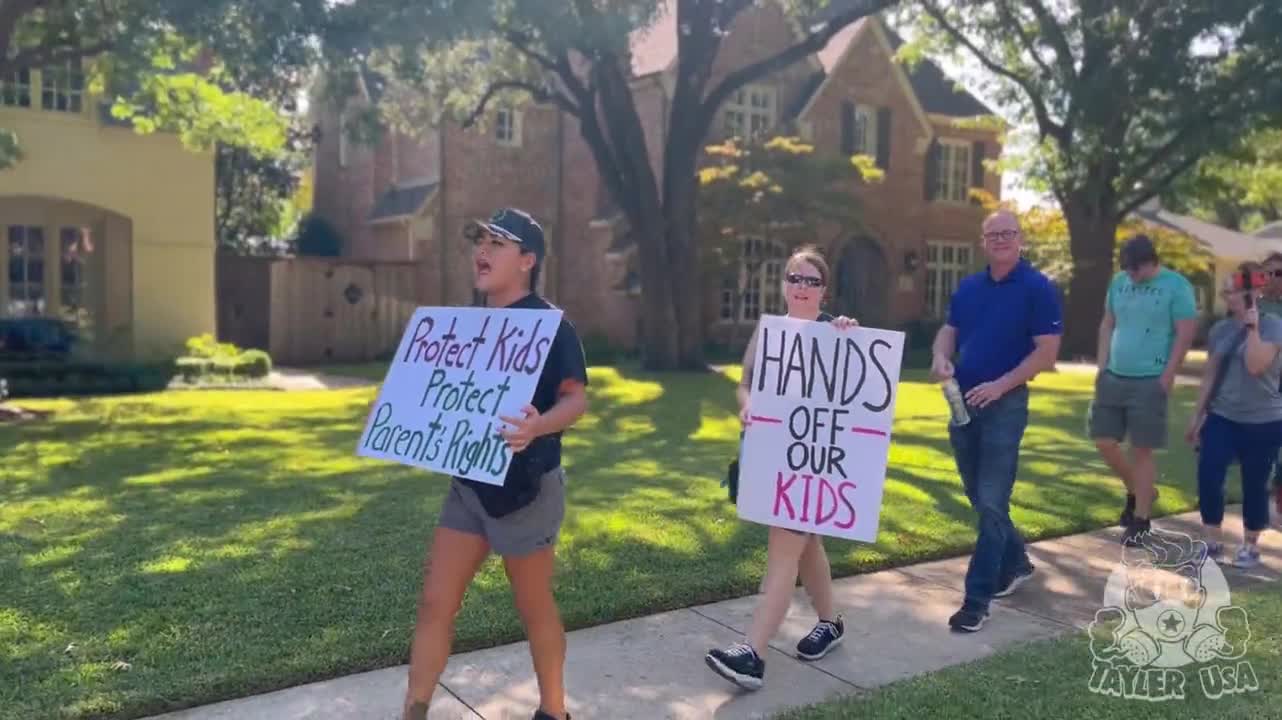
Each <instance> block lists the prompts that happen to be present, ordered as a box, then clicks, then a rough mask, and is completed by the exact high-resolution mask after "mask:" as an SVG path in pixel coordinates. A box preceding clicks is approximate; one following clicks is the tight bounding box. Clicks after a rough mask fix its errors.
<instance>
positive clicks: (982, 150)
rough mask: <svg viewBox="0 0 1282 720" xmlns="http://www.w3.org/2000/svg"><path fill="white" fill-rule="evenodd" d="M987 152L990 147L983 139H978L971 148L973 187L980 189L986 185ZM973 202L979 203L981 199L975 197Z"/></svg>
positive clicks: (971, 180) (971, 179)
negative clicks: (985, 166) (985, 160)
mask: <svg viewBox="0 0 1282 720" xmlns="http://www.w3.org/2000/svg"><path fill="white" fill-rule="evenodd" d="M987 153H988V148H987V147H986V146H985V145H984V142H983V141H982V140H976V141H975V144H974V145H973V146H972V147H971V149H970V184H971V186H973V187H976V188H980V189H982V188H983V187H984V157H985V155H986V154H987ZM971 202H973V203H975V204H976V205H978V204H979V200H977V199H974V198H972V199H971Z"/></svg>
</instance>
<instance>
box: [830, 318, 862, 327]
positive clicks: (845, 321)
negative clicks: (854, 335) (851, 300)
mask: <svg viewBox="0 0 1282 720" xmlns="http://www.w3.org/2000/svg"><path fill="white" fill-rule="evenodd" d="M832 325H833V327H835V328H837V329H838V330H841V331H846V330H849V329H850V328H852V327H859V321H858V320H856V319H854V318H848V317H846V316H845V315H842V316H841V317H839V318H834V319H833V321H832Z"/></svg>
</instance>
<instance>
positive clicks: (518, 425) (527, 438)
mask: <svg viewBox="0 0 1282 720" xmlns="http://www.w3.org/2000/svg"><path fill="white" fill-rule="evenodd" d="M522 410H523V411H524V412H525V417H524V418H514V417H506V416H503V417H500V418H499V419H500V420H502V421H503V422H505V423H507V424H508V425H512V426H513V428H512V429H508V428H504V429H503V430H501V431H499V434H500V435H502V436H503V439H504V440H507V444H508V447H510V448H512V452H521V451H522V450H524V449H525V448H527V447H529V446H530V443H532V442H534V439H535V438H537V437H538V436H539V435H541V434H542V433H541V432H540V430H539V421H540V420H541V419H542V417H543V416H542V415H540V414H539V411H538V409H537V408H535V407H534V406H533V405H526V406H525V407H524V408H522Z"/></svg>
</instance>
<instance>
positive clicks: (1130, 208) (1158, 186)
mask: <svg viewBox="0 0 1282 720" xmlns="http://www.w3.org/2000/svg"><path fill="white" fill-rule="evenodd" d="M1201 159H1202V154H1201V153H1189V156H1188V157H1186V158H1184V159H1183V160H1181V161H1180V162H1178V163H1176V164H1175V166H1174V167H1172V168H1171V170H1170V171H1169V172H1167V173H1166V174H1165V175H1163V176H1162V177H1161V178H1159V179H1158V180H1157V181H1156V182H1152V183H1148V184H1146V185H1145V186H1144V187H1143V188H1142V189H1141V190H1139V191H1137V192H1136V193H1135V197H1133V198H1132V199H1131V201H1130V202H1128V203H1126V204H1125V205H1123V206H1122V207H1121V208H1120V209H1119V210H1118V212H1117V219H1118V220H1125V219H1126V217H1127V216H1128V215H1130V214H1131V213H1133V212H1135V211H1136V210H1138V209H1139V207H1140V206H1141V205H1143V204H1144V203H1146V202H1148V201H1149V200H1151V199H1152V198H1155V197H1157V196H1158V194H1159V193H1161V192H1162V191H1163V190H1165V189H1166V188H1167V187H1169V186H1170V185H1171V183H1173V182H1175V179H1176V178H1178V177H1179V176H1181V175H1183V174H1184V173H1185V172H1188V170H1189V169H1190V168H1192V167H1193V166H1194V165H1196V164H1197V161H1198V160H1201Z"/></svg>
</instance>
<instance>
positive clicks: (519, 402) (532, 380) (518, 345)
mask: <svg viewBox="0 0 1282 720" xmlns="http://www.w3.org/2000/svg"><path fill="white" fill-rule="evenodd" d="M560 324H561V310H505V309H501V308H495V309H491V308H450V307H424V308H419V309H418V310H417V311H416V312H415V313H414V316H413V317H412V318H410V322H409V325H408V326H406V328H405V334H404V335H403V336H402V337H401V343H400V346H399V348H398V349H397V351H396V356H395V357H394V358H393V359H392V364H391V365H390V366H389V367H388V369H387V377H386V379H385V380H384V381H383V387H382V389H381V390H380V391H379V394H378V399H377V401H376V402H375V403H374V409H373V411H372V412H371V413H370V416H369V419H368V420H366V424H365V432H364V433H363V434H362V436H361V440H360V445H359V446H358V447H357V451H356V454H357V455H361V456H364V457H372V458H379V459H383V460H392V461H395V462H399V463H403V464H406V465H414V466H417V467H421V468H425V469H427V470H434V471H437V472H441V473H445V474H447V475H450V476H456V477H461V478H466V479H468V480H476V481H478V482H484V483H489V484H491V485H502V484H503V480H504V478H505V476H506V475H507V468H508V465H509V464H510V463H511V461H512V453H511V450H510V449H509V448H508V446H507V442H506V441H505V440H504V439H503V438H502V437H501V436H500V435H499V431H500V430H501V429H503V428H504V427H507V424H506V423H504V422H503V421H502V420H500V418H501V417H515V418H519V417H523V416H524V414H523V413H522V408H524V407H525V406H526V405H527V404H529V402H530V400H531V399H532V398H533V397H534V390H535V388H536V387H537V386H538V382H539V375H540V374H541V373H542V372H543V365H544V363H545V362H546V361H547V357H548V352H549V350H550V349H551V346H552V340H553V339H554V338H555V337H556V331H557V328H558V327H559V326H560Z"/></svg>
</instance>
